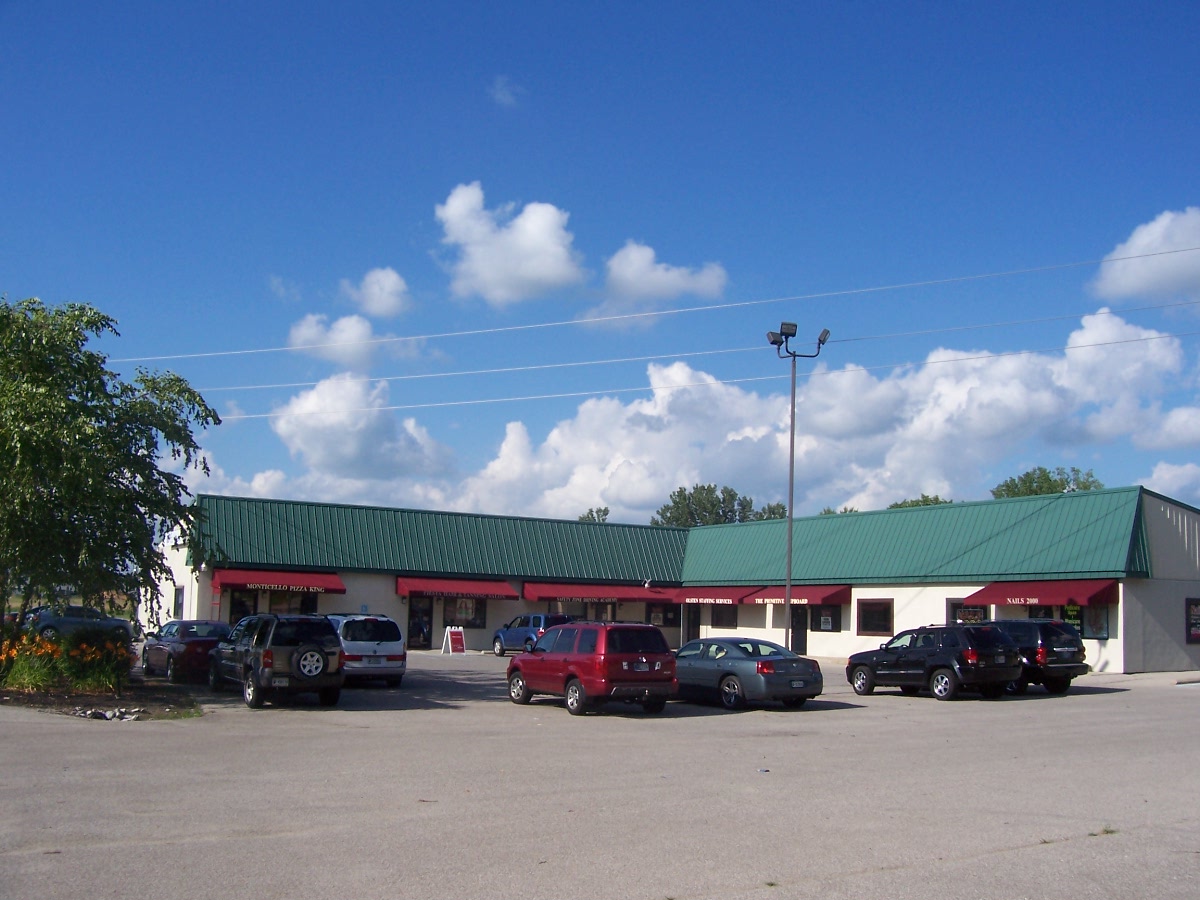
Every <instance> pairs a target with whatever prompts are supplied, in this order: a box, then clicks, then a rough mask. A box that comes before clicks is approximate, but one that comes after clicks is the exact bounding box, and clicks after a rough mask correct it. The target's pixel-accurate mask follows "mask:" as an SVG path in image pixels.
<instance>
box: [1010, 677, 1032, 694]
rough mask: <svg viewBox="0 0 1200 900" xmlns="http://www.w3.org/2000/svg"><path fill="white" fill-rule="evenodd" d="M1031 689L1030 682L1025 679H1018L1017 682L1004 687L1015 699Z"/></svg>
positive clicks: (1011, 682)
mask: <svg viewBox="0 0 1200 900" xmlns="http://www.w3.org/2000/svg"><path fill="white" fill-rule="evenodd" d="M1028 688H1029V682H1028V681H1026V680H1025V679H1024V678H1018V679H1016V680H1015V681H1010V682H1008V683H1007V684H1006V685H1004V690H1005V691H1006V692H1007V693H1009V694H1012V695H1013V696H1014V697H1016V696H1019V695H1021V694H1023V693H1025V691H1026V690H1027V689H1028Z"/></svg>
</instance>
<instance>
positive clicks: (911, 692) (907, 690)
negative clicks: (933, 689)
mask: <svg viewBox="0 0 1200 900" xmlns="http://www.w3.org/2000/svg"><path fill="white" fill-rule="evenodd" d="M900 693H902V694H904V695H905V696H908V697H915V696H916V695H917V694H919V693H921V689H920V688H919V687H917V686H916V685H915V684H902V685H900Z"/></svg>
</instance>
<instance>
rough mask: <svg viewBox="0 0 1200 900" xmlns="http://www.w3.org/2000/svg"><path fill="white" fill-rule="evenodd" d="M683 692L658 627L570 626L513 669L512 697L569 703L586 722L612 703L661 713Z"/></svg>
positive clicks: (553, 631)
mask: <svg viewBox="0 0 1200 900" xmlns="http://www.w3.org/2000/svg"><path fill="white" fill-rule="evenodd" d="M677 690H678V683H677V682H676V680H675V656H674V655H673V654H672V653H671V649H670V648H669V647H668V646H667V639H666V638H664V637H663V634H662V632H661V631H659V630H658V629H657V628H655V627H654V626H653V625H641V624H637V623H630V622H571V623H568V624H566V625H555V626H554V627H553V628H547V629H546V633H545V634H543V635H542V636H541V637H540V638H538V642H537V643H536V644H534V646H533V649H532V650H528V651H526V652H524V653H522V654H520V655H519V656H515V657H513V659H512V662H510V663H509V664H508V696H509V697H510V698H512V702H513V703H528V702H529V700H530V698H532V697H533V695H534V694H551V695H553V696H556V697H562V698H564V699H565V701H566V705H567V712H569V713H571V715H573V716H581V715H583V714H584V713H585V712H587V711H588V710H589V709H593V708H598V707H600V706H602V705H603V704H604V703H605V702H607V701H608V700H624V701H625V702H626V703H640V704H642V709H644V710H645V711H646V712H648V713H658V712H662V711H663V708H664V707H665V706H666V705H667V700H669V699H670V698H671V697H674V696H675V694H676V691H677Z"/></svg>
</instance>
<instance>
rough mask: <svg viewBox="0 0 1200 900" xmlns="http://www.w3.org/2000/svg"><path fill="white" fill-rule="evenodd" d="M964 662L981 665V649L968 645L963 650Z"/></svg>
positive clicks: (970, 664)
mask: <svg viewBox="0 0 1200 900" xmlns="http://www.w3.org/2000/svg"><path fill="white" fill-rule="evenodd" d="M963 662H965V663H966V664H967V665H968V666H977V665H979V651H978V650H976V649H975V648H974V647H968V648H967V649H966V650H964V651H963Z"/></svg>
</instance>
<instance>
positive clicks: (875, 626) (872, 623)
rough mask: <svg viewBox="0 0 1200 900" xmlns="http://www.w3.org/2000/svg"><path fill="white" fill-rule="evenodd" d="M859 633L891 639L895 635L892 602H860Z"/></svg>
mask: <svg viewBox="0 0 1200 900" xmlns="http://www.w3.org/2000/svg"><path fill="white" fill-rule="evenodd" d="M858 633H859V634H873V635H884V636H887V637H890V636H891V635H892V634H893V625H892V601H891V600H859V601H858Z"/></svg>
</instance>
